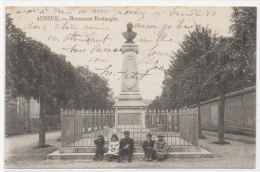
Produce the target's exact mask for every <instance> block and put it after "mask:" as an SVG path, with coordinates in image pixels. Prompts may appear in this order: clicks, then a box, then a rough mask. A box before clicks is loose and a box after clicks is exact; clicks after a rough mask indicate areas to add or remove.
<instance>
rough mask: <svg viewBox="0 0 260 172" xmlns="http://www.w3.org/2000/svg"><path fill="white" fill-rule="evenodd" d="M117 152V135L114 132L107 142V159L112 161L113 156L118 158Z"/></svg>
mask: <svg viewBox="0 0 260 172" xmlns="http://www.w3.org/2000/svg"><path fill="white" fill-rule="evenodd" d="M118 153H119V141H118V137H117V135H116V134H113V135H112V137H111V141H110V142H109V145H108V151H107V155H108V161H112V160H113V159H115V158H118Z"/></svg>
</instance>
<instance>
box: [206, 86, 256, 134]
mask: <svg viewBox="0 0 260 172" xmlns="http://www.w3.org/2000/svg"><path fill="white" fill-rule="evenodd" d="M218 106H219V98H215V99H211V100H208V101H205V102H202V103H201V122H202V129H206V130H214V131H217V130H218ZM255 129H256V87H250V88H246V89H243V90H240V91H237V92H233V93H230V94H227V95H226V104H225V131H226V132H230V133H237V134H246V135H255Z"/></svg>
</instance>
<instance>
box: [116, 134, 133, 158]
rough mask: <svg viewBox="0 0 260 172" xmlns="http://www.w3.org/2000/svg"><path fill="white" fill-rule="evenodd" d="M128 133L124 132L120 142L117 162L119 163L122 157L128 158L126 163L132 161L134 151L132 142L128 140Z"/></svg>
mask: <svg viewBox="0 0 260 172" xmlns="http://www.w3.org/2000/svg"><path fill="white" fill-rule="evenodd" d="M129 135H130V133H129V131H124V137H125V138H123V139H121V140H120V147H119V148H120V150H119V156H118V159H117V162H121V160H122V158H123V156H127V157H128V162H131V161H132V157H133V150H134V140H133V139H131V138H130V136H129Z"/></svg>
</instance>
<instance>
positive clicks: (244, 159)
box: [5, 131, 256, 168]
mask: <svg viewBox="0 0 260 172" xmlns="http://www.w3.org/2000/svg"><path fill="white" fill-rule="evenodd" d="M203 133H204V135H205V136H206V137H207V139H201V140H199V144H200V145H201V146H202V147H203V148H205V149H207V150H209V151H210V152H212V153H213V154H214V156H213V158H188V159H168V160H165V161H163V162H156V161H154V162H152V163H151V162H144V161H141V160H138V159H134V160H133V162H132V163H127V162H125V163H117V162H107V161H101V162H94V161H92V160H51V159H46V155H47V154H48V153H51V152H53V151H55V150H57V149H58V147H59V146H60V141H57V139H58V138H59V134H56V137H54V136H53V137H47V139H46V142H47V143H48V144H50V145H52V146H51V147H48V148H44V149H39V148H33V146H34V145H25V146H23V147H19V149H13V150H12V151H11V152H9V153H7V154H6V156H5V168H97V167H98V168H255V147H256V145H255V142H254V138H253V137H247V136H238V135H232V134H227V138H226V141H228V142H230V144H227V145H217V144H214V143H212V142H214V141H216V140H217V133H214V132H208V131H204V132H203ZM13 141H15V139H13Z"/></svg>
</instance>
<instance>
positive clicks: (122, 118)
mask: <svg viewBox="0 0 260 172" xmlns="http://www.w3.org/2000/svg"><path fill="white" fill-rule="evenodd" d="M139 96H140V98H139ZM127 98H128V99H127ZM137 98H138V99H137ZM113 107H114V108H115V110H116V113H115V116H116V119H115V126H116V127H117V126H118V125H141V126H142V127H143V128H145V112H146V111H147V105H146V104H145V103H144V102H143V101H142V97H141V95H140V94H120V96H119V98H118V101H117V102H116V103H115V105H114V106H113Z"/></svg>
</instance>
